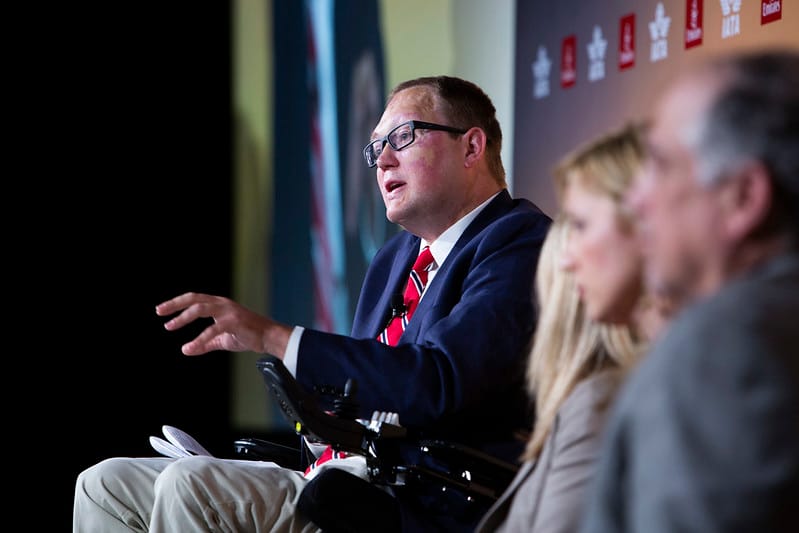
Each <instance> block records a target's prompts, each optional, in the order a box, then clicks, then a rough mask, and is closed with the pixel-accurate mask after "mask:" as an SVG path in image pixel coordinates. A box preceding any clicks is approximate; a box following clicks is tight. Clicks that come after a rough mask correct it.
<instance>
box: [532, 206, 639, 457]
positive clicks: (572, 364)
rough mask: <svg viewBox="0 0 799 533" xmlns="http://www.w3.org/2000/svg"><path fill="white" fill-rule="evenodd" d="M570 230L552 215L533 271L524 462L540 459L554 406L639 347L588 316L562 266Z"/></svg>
mask: <svg viewBox="0 0 799 533" xmlns="http://www.w3.org/2000/svg"><path fill="white" fill-rule="evenodd" d="M568 231H569V226H568V224H567V223H566V221H565V220H564V219H563V218H562V217H556V218H555V221H554V222H553V224H552V226H551V227H550V229H549V232H548V233H547V237H546V239H545V240H544V244H543V247H542V248H541V255H540V256H539V260H538V267H537V270H536V280H535V281H536V291H537V295H538V307H539V316H538V325H537V326H536V334H535V338H534V342H533V347H532V350H531V351H530V355H529V359H528V363H527V388H528V392H529V394H530V396H531V397H532V398H533V400H534V405H535V411H536V420H535V426H534V429H533V433H532V435H531V436H530V439H529V441H528V443H527V448H526V450H525V452H524V455H523V459H524V460H531V459H534V458H536V457H538V454H539V453H540V452H541V448H542V447H543V446H544V442H545V441H546V438H547V435H549V433H550V431H551V430H552V425H553V424H554V422H555V417H556V415H557V413H558V410H559V409H560V407H561V405H562V404H563V402H564V401H565V400H566V398H567V397H568V395H569V394H571V392H572V390H574V387H575V386H576V385H577V384H578V383H579V382H580V381H582V380H584V379H585V378H587V377H589V376H591V375H593V374H595V373H597V372H600V371H602V370H606V369H612V368H617V369H620V371H625V370H627V369H628V368H630V366H631V365H632V364H633V363H634V362H635V361H636V360H637V359H638V355H639V353H640V352H641V350H642V347H641V346H640V345H639V343H638V342H637V340H636V339H635V338H634V336H633V334H632V332H631V331H630V329H629V328H628V327H627V326H619V325H609V324H608V325H605V324H599V323H596V322H593V321H591V320H590V319H589V318H588V317H587V316H586V314H585V307H584V306H583V304H582V303H581V302H580V298H579V295H578V293H577V289H576V287H575V284H574V279H573V276H572V274H571V273H569V272H566V271H565V270H563V269H562V268H561V266H560V262H561V257H562V255H563V251H564V249H565V247H566V241H567V239H568ZM608 401H610V398H608Z"/></svg>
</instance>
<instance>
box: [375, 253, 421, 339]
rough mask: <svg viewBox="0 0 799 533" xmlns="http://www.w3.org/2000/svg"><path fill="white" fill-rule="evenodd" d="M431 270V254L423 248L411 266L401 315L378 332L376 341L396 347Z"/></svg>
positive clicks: (414, 309)
mask: <svg viewBox="0 0 799 533" xmlns="http://www.w3.org/2000/svg"><path fill="white" fill-rule="evenodd" d="M432 268H433V254H431V253H430V247H429V246H425V247H424V248H423V249H422V251H421V252H420V253H419V257H417V258H416V262H415V263H414V264H413V268H412V269H411V273H410V275H409V276H408V285H406V287H405V294H404V295H403V311H402V313H398V314H395V315H394V316H393V317H392V318H391V321H390V322H389V323H388V325H387V326H386V329H384V330H383V331H381V332H380V335H378V336H377V340H379V341H381V342H383V343H385V344H388V345H391V346H396V345H397V342H399V339H400V337H401V336H402V332H403V331H405V328H406V327H407V326H408V322H409V321H410V320H411V316H412V315H413V312H414V311H416V307H417V306H418V305H419V299H420V298H421V297H422V293H423V292H424V288H425V286H426V285H427V277H428V275H429V273H430V269H432Z"/></svg>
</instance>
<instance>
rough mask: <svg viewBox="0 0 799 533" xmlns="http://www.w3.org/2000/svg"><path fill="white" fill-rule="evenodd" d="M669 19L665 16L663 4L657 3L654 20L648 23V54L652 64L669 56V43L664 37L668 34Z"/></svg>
mask: <svg viewBox="0 0 799 533" xmlns="http://www.w3.org/2000/svg"><path fill="white" fill-rule="evenodd" d="M669 26H671V17H667V16H666V8H665V7H663V2H658V4H657V5H656V6H655V20H653V21H651V22H650V23H649V35H650V37H651V38H652V46H651V48H650V52H649V59H650V61H652V62H653V63H654V62H655V61H660V60H662V59H666V57H667V56H668V55H669V42H668V41H667V40H666V36H667V35H668V34H669Z"/></svg>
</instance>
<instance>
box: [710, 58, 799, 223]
mask: <svg viewBox="0 0 799 533" xmlns="http://www.w3.org/2000/svg"><path fill="white" fill-rule="evenodd" d="M709 72H710V73H711V75H718V76H720V77H721V79H722V80H723V81H722V84H721V88H720V90H719V92H718V94H717V95H716V98H715V99H714V102H713V103H712V104H711V105H710V108H709V109H708V112H707V114H706V116H705V117H704V121H703V122H702V123H701V125H700V128H699V131H698V132H696V133H697V136H698V138H697V141H698V145H697V149H698V154H699V158H700V161H701V162H702V163H701V166H700V168H699V179H700V180H702V182H703V183H705V184H707V185H710V184H712V183H714V182H716V181H719V180H722V179H723V178H724V176H725V175H726V174H727V173H728V172H729V171H731V170H734V169H735V168H736V167H737V166H739V165H741V164H744V163H746V162H751V161H758V162H760V163H761V164H763V165H764V166H765V167H766V169H767V170H768V172H769V173H770V175H771V178H772V181H773V183H774V189H775V197H776V198H777V199H778V200H779V203H781V204H782V206H781V207H779V208H780V209H784V210H787V213H785V214H787V215H789V216H788V219H791V218H792V219H793V223H794V224H796V221H797V213H799V52H797V51H789V50H770V51H768V50H766V51H754V52H746V53H743V54H738V55H732V56H727V57H724V58H721V59H717V60H715V61H714V62H712V63H711V64H710V71H709ZM775 208H778V207H777V206H775ZM792 231H793V232H794V233H795V232H796V229H795V228H794V229H793V230H792Z"/></svg>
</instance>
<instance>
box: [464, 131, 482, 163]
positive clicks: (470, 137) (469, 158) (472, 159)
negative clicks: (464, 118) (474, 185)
mask: <svg viewBox="0 0 799 533" xmlns="http://www.w3.org/2000/svg"><path fill="white" fill-rule="evenodd" d="M463 140H464V141H465V145H466V153H465V154H464V156H465V157H464V160H463V165H464V166H465V167H466V168H469V167H473V166H474V165H475V164H477V162H478V161H480V159H482V158H483V155H484V154H485V150H486V142H487V141H488V139H487V138H486V134H485V132H484V131H483V130H482V129H481V128H478V127H476V126H475V127H473V128H469V131H467V132H466V133H464V134H463Z"/></svg>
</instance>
